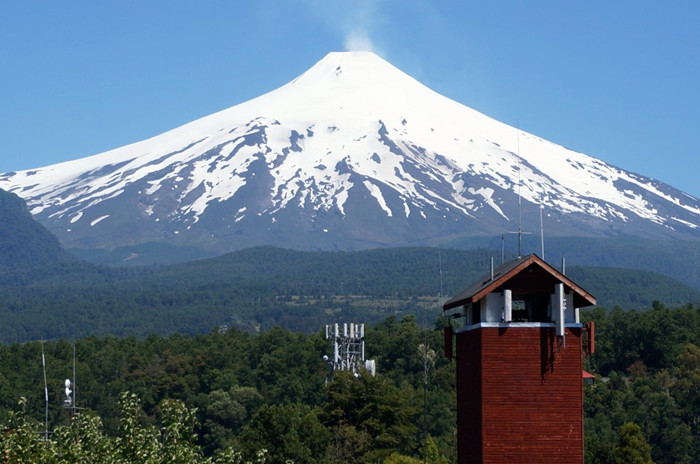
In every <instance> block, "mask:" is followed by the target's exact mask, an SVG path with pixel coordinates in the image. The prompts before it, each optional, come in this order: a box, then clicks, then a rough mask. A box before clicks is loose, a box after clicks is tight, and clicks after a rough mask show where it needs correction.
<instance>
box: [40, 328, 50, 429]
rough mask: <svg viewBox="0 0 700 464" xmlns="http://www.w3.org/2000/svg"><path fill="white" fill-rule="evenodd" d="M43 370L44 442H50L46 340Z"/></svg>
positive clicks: (42, 363) (42, 348) (42, 359)
mask: <svg viewBox="0 0 700 464" xmlns="http://www.w3.org/2000/svg"><path fill="white" fill-rule="evenodd" d="M41 370H42V371H43V373H44V404H45V407H44V408H45V409H44V441H48V440H49V385H48V383H47V382H46V356H45V355H44V340H42V341H41Z"/></svg>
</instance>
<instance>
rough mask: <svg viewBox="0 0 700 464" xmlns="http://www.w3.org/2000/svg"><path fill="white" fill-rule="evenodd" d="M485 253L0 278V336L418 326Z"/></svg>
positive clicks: (604, 288)
mask: <svg viewBox="0 0 700 464" xmlns="http://www.w3.org/2000/svg"><path fill="white" fill-rule="evenodd" d="M492 254H493V253H492V252H490V251H488V250H472V251H457V250H438V249H435V248H397V249H377V250H368V251H360V252H302V251H293V250H285V249H278V248H272V247H262V248H254V249H249V250H244V251H240V252H235V253H231V254H228V255H224V256H220V257H217V258H211V259H206V260H200V261H194V262H191V263H185V264H179V265H173V266H167V267H150V268H106V267H95V266H91V265H87V264H83V263H72V264H70V265H65V266H58V265H52V266H48V267H44V268H35V269H33V270H27V271H24V272H16V273H6V274H5V275H4V281H0V291H2V292H3V298H2V299H1V300H0V314H2V318H1V319H0V334H1V335H0V337H1V339H2V340H4V341H9V342H24V341H28V340H37V339H40V338H47V339H53V338H60V337H65V338H70V339H73V338H80V337H83V336H88V335H105V334H112V335H119V336H123V335H136V336H145V335H147V334H149V333H157V334H161V335H165V334H172V333H185V334H200V333H206V332H209V331H210V330H211V329H212V328H214V327H218V326H228V327H239V328H242V329H245V330H250V331H259V330H266V329H269V328H271V327H274V326H281V327H284V328H288V329H292V330H295V331H302V332H307V333H308V332H313V331H315V330H317V329H318V328H319V327H321V326H323V325H324V324H326V323H329V322H333V321H336V320H338V319H339V318H342V319H346V320H350V319H353V320H360V321H363V322H367V323H374V322H378V321H381V320H383V319H384V318H386V317H387V316H389V315H397V316H399V317H402V316H403V315H405V314H416V315H419V320H421V321H427V320H432V319H433V318H434V317H435V316H436V315H437V314H439V312H440V308H439V306H440V305H439V301H438V300H439V295H440V292H441V288H442V294H443V295H444V296H445V297H449V296H450V295H454V294H455V293H457V292H459V291H461V290H462V289H464V288H465V287H466V286H468V285H470V284H471V283H472V282H473V281H474V280H475V279H477V278H479V277H481V276H483V275H486V274H488V272H489V267H490V259H491V255H492ZM441 271H442V272H441ZM567 273H568V274H569V276H571V277H572V278H573V279H574V280H575V281H576V282H577V283H579V284H580V285H582V286H583V287H584V288H586V289H588V290H589V291H591V293H593V294H594V295H595V296H596V297H597V298H598V300H599V301H600V303H601V304H603V305H605V306H607V307H609V308H612V307H615V306H620V307H622V308H625V309H642V308H644V307H649V306H650V305H651V303H652V302H653V301H656V300H658V301H661V302H663V303H665V304H669V305H675V304H686V303H698V302H700V295H699V294H698V292H697V291H695V290H694V289H692V288H690V287H688V286H687V285H684V284H681V283H680V282H678V281H674V280H673V279H670V278H667V277H664V276H661V275H656V274H652V273H648V272H641V271H630V270H623V269H615V270H609V269H599V268H576V267H572V268H569V269H567ZM441 275H442V279H441ZM0 277H3V276H0Z"/></svg>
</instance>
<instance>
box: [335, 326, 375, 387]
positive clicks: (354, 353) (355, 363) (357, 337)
mask: <svg viewBox="0 0 700 464" xmlns="http://www.w3.org/2000/svg"><path fill="white" fill-rule="evenodd" d="M326 340H330V341H331V343H332V354H331V355H330V356H328V355H325V356H323V360H324V361H326V362H327V363H328V377H327V378H326V381H331V380H333V372H335V371H350V372H353V373H354V374H356V375H359V373H360V370H361V369H366V370H367V371H369V373H370V374H371V375H374V374H375V363H374V360H373V359H369V360H366V359H365V325H364V324H355V323H354V322H350V323H348V322H345V323H343V324H342V325H341V324H338V323H335V324H329V325H326Z"/></svg>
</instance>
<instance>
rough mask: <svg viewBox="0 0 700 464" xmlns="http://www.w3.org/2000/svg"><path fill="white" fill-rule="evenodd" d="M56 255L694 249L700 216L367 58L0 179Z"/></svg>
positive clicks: (639, 181)
mask: <svg viewBox="0 0 700 464" xmlns="http://www.w3.org/2000/svg"><path fill="white" fill-rule="evenodd" d="M0 188H3V189H5V190H9V191H11V192H14V193H16V194H18V195H20V196H21V197H23V198H24V199H25V200H26V201H27V203H28V205H29V208H30V210H31V212H32V214H34V216H35V217H36V218H37V219H38V220H39V221H40V222H42V223H43V224H44V225H45V226H47V227H48V228H49V229H50V230H52V231H53V232H54V233H56V235H57V236H58V237H59V239H60V240H61V241H62V243H63V244H64V245H65V246H69V247H86V248H89V247H107V248H108V247H114V246H119V245H133V244H138V243H141V242H149V241H156V240H172V241H174V242H176V243H179V244H188V245H195V246H200V247H203V248H209V249H213V250H217V251H227V250H233V249H239V248H244V247H248V246H252V245H259V244H273V245H278V246H286V247H294V248H302V249H351V248H366V247H372V246H383V245H402V244H403V245H405V244H421V243H439V242H440V241H441V240H444V239H446V238H454V237H457V236H461V235H469V234H472V235H489V234H501V233H502V232H504V231H506V230H512V229H513V225H514V224H517V221H518V215H519V214H518V196H519V195H520V197H521V198H522V202H523V207H522V211H524V212H525V216H526V217H527V210H528V209H529V210H530V211H537V213H538V215H537V217H538V220H539V208H540V207H542V208H543V211H544V213H545V215H546V221H547V228H548V230H549V231H550V233H552V234H566V235H616V234H625V235H637V236H646V237H661V236H672V237H695V238H697V237H700V201H698V199H696V198H694V197H691V196H689V195H687V194H685V193H683V192H681V191H678V190H676V189H674V188H672V187H670V186H668V185H666V184H663V183H661V182H658V181H655V180H653V179H650V178H646V177H643V176H639V175H636V174H633V173H630V172H626V171H624V170H622V169H619V168H616V167H614V166H610V165H608V164H606V163H604V162H603V161H600V160H597V159H595V158H592V157H590V156H588V155H585V154H582V153H576V152H574V151H571V150H568V149H566V148H564V147H561V146H559V145H556V144H553V143H551V142H548V141H546V140H543V139H541V138H539V137H536V136H534V135H531V134H528V133H525V132H522V131H518V130H517V129H515V128H513V127H510V126H508V125H505V124H502V123H500V122H498V121H496V120H494V119H491V118H489V117H487V116H485V115H483V114H481V113H479V112H477V111H475V110H472V109H471V108H468V107H466V106H464V105H462V104H459V103H457V102H454V101H452V100H450V99H448V98H445V97H443V96H441V95H439V94H437V93H435V92H433V91H432V90H430V89H428V88H427V87H425V86H424V85H422V84H421V83H419V82H418V81H416V80H415V79H413V78H411V77H410V76H408V75H406V74H404V73H403V72H401V71H399V70H398V69H396V68H395V67H393V66H392V65H390V64H389V63H387V62H386V61H384V60H383V59H381V58H379V57H378V56H376V55H375V54H373V53H370V52H347V53H330V54H328V55H327V56H326V57H325V58H323V59H322V60H321V61H319V62H318V63H316V65H314V66H313V67H312V68H311V69H309V70H308V71H306V72H305V73H304V74H302V75H301V76H299V77H297V78H296V79H294V80H293V81H291V82H290V83H288V84H286V85H284V86H282V87H280V88H278V89H276V90H274V91H272V92H269V93H267V94H265V95H262V96H260V97H258V98H255V99H253V100H250V101H247V102H245V103H242V104H239V105H236V106H233V107H231V108H228V109H226V110H223V111H220V112H218V113H215V114H212V115H210V116H207V117H204V118H202V119H199V120H196V121H193V122H191V123H189V124H186V125H184V126H181V127H178V128H176V129H173V130H171V131H169V132H166V133H163V134H161V135H158V136H156V137H153V138H151V139H148V140H144V141H142V142H138V143H134V144H131V145H127V146H124V147H121V148H117V149H114V150H110V151H107V152H105V153H101V154H98V155H95V156H91V157H88V158H83V159H79V160H75V161H69V162H66V163H61V164H56V165H52V166H47V167H44V168H40V169H35V170H31V171H22V172H12V173H6V174H3V175H0Z"/></svg>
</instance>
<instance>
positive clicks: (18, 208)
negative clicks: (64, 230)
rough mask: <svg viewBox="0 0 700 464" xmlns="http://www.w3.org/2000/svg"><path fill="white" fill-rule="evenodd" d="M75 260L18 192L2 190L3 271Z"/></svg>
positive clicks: (0, 236) (0, 256)
mask: <svg viewBox="0 0 700 464" xmlns="http://www.w3.org/2000/svg"><path fill="white" fill-rule="evenodd" d="M70 260H73V258H72V257H71V255H69V254H68V253H67V252H65V251H64V250H63V249H62V248H61V246H60V245H59V243H58V240H57V239H56V237H55V236H53V235H52V234H51V233H50V232H49V231H48V230H47V229H45V228H44V227H43V226H42V225H40V224H39V223H38V222H36V221H35V220H34V218H32V216H31V214H29V211H28V210H27V206H26V204H25V203H24V200H22V199H21V198H20V197H18V196H17V195H15V194H14V193H9V192H6V191H5V190H2V189H0V272H5V271H16V270H20V269H29V268H34V267H37V266H45V265H48V264H52V263H57V262H61V263H63V262H66V261H70Z"/></svg>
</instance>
